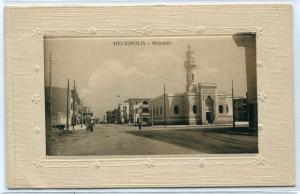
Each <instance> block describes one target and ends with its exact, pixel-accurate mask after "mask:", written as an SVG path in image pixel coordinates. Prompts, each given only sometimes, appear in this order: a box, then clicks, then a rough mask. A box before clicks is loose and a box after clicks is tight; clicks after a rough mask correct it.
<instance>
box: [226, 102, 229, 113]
mask: <svg viewBox="0 0 300 194" xmlns="http://www.w3.org/2000/svg"><path fill="white" fill-rule="evenodd" d="M226 112H227V113H228V112H229V107H228V104H226Z"/></svg>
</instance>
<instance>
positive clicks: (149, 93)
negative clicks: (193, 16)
mask: <svg viewBox="0 0 300 194" xmlns="http://www.w3.org/2000/svg"><path fill="white" fill-rule="evenodd" d="M126 41H134V42H139V43H140V42H143V41H144V42H145V43H146V44H145V45H120V44H119V45H116V44H115V45H114V43H116V42H121V43H123V44H125V42H126ZM153 41H156V42H161V43H163V42H164V43H165V45H153V44H152V42H153ZM187 45H190V46H191V48H192V51H193V52H194V55H193V56H194V60H195V63H196V65H197V67H196V70H195V83H198V82H210V83H216V84H217V92H225V93H228V94H229V93H231V82H232V81H233V83H234V93H235V96H245V94H246V91H247V87H246V86H247V85H246V61H245V49H244V48H243V47H238V46H237V45H236V44H235V42H234V40H233V39H232V37H231V36H189V37H186V36H177V37H140V38H136V37H132V38H131V37H126V38H121V37H120V38H118V37H114V38H103V37H98V38H97V37H93V38H92V37H86V38H46V39H45V85H46V86H47V85H49V64H50V53H51V55H52V57H51V58H52V86H55V87H64V88H66V87H67V79H70V83H71V87H73V80H76V88H77V91H78V94H79V96H80V97H82V98H83V101H84V104H85V105H87V106H91V107H92V109H93V111H94V115H95V117H100V118H102V117H103V116H104V114H105V112H106V111H107V110H112V109H113V108H115V107H116V106H117V104H118V103H120V102H123V101H125V100H127V99H128V98H134V97H138V98H144V97H145V98H153V97H156V96H159V95H161V94H162V93H163V85H164V84H165V85H166V92H167V93H170V94H173V93H180V92H184V91H185V86H186V72H185V69H184V61H185V58H186V50H187ZM118 96H119V97H118Z"/></svg>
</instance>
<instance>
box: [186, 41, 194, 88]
mask: <svg viewBox="0 0 300 194" xmlns="http://www.w3.org/2000/svg"><path fill="white" fill-rule="evenodd" d="M184 67H185V69H186V92H187V93H190V92H193V87H194V72H195V69H196V67H197V66H196V64H195V61H194V58H193V51H192V50H191V46H190V45H188V50H187V51H186V60H185V62H184Z"/></svg>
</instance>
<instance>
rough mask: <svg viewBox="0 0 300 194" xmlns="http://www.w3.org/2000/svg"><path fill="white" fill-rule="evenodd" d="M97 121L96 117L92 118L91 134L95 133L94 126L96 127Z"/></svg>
mask: <svg viewBox="0 0 300 194" xmlns="http://www.w3.org/2000/svg"><path fill="white" fill-rule="evenodd" d="M95 123H96V122H95V119H94V117H93V116H92V118H91V126H90V132H94V126H95Z"/></svg>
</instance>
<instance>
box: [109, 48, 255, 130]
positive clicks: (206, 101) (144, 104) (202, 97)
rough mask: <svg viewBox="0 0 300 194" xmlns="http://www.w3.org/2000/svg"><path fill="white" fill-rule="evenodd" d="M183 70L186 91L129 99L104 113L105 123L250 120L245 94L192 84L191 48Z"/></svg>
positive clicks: (195, 122)
mask: <svg viewBox="0 0 300 194" xmlns="http://www.w3.org/2000/svg"><path fill="white" fill-rule="evenodd" d="M184 67H185V69H186V91H185V92H182V93H176V94H167V93H164V94H162V95H160V96H157V97H155V98H130V99H128V100H126V101H124V102H123V103H120V104H119V105H118V106H117V108H115V109H113V110H111V111H107V112H106V116H105V118H104V121H105V122H107V123H122V124H127V123H128V124H138V123H142V124H145V125H161V124H167V125H181V124H182V125H204V124H212V123H219V124H225V123H232V122H233V119H234V120H235V121H249V118H251V115H249V114H251V113H250V112H249V99H248V95H247V96H246V97H242V98H233V97H232V94H225V93H222V92H218V90H217V84H215V83H195V81H194V80H195V68H196V64H195V61H194V58H193V51H192V50H191V47H190V46H188V49H187V51H186V60H185V62H184ZM232 93H233V92H232ZM233 107H234V108H233ZM252 114H253V113H252ZM252 117H253V116H252ZM254 117H255V116H254Z"/></svg>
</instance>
